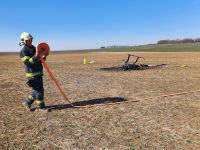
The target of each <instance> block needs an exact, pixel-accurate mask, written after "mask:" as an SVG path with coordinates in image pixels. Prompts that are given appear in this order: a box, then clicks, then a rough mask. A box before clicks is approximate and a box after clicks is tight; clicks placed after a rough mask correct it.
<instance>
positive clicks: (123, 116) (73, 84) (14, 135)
mask: <svg viewBox="0 0 200 150" xmlns="http://www.w3.org/2000/svg"><path fill="white" fill-rule="evenodd" d="M134 54H135V55H139V56H141V57H144V58H145V61H144V60H139V63H145V64H167V65H166V66H164V67H162V68H158V69H148V70H138V71H102V70H100V68H103V67H112V66H113V65H117V64H119V63H120V62H121V61H122V60H126V58H127V55H128V53H125V52H66V53H52V54H50V55H49V57H48V58H47V63H48V65H49V68H51V70H52V73H53V74H54V75H55V77H56V79H57V80H58V82H59V83H60V85H61V87H62V88H63V91H64V92H65V93H66V95H67V96H68V98H69V99H70V100H71V101H72V102H73V103H75V104H76V105H81V106H86V108H72V107H70V105H68V103H67V102H65V101H64V100H63V97H62V96H61V94H60V93H59V92H58V90H57V88H56V87H55V86H54V85H53V84H52V81H51V80H50V78H49V77H48V75H47V73H46V72H45V69H44V88H45V102H46V105H47V106H48V108H49V112H47V111H41V110H35V111H33V112H31V111H28V110H26V109H25V108H24V107H23V105H22V102H23V101H24V100H25V99H26V98H27V96H28V95H29V94H30V91H31V90H30V88H29V87H28V86H27V85H26V79H25V77H24V66H23V64H22V62H20V59H19V56H18V54H5V53H2V54H0V91H1V92H0V102H1V105H0V149H2V150H3V149H10V150H16V149H23V150H29V149H30V150H36V149H38V150H40V149H42V150H43V149H45V150H49V149H53V150H56V149H57V150H60V149H66V150H180V149H182V150H189V149H191V150H197V149H200V92H199V90H200V66H199V65H200V59H199V58H200V53H195V52H194V53H167V52H163V53H153V52H151V53H134ZM84 58H86V59H87V60H95V63H93V64H86V65H84V64H83V59H84ZM189 91H194V92H191V93H183V92H189ZM195 91H196V92H195ZM174 93H182V94H179V95H173V96H166V97H163V96H162V95H169V94H174ZM157 96H160V97H157ZM149 97H153V98H151V99H150V98H149ZM121 101H126V103H120V104H118V102H121ZM127 101H128V103H127ZM131 101H132V102H131ZM108 103H115V105H106V104H108ZM91 105H92V107H89V106H91ZM33 107H35V105H34V106H33Z"/></svg>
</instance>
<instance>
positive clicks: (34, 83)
mask: <svg viewBox="0 0 200 150" xmlns="http://www.w3.org/2000/svg"><path fill="white" fill-rule="evenodd" d="M27 85H28V86H29V87H31V88H32V94H31V95H30V96H29V98H28V99H29V100H30V101H32V102H33V101H36V103H37V105H38V106H39V107H41V108H42V107H45V104H44V88H43V79H42V76H36V77H32V78H28V81H27Z"/></svg>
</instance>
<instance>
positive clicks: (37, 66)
mask: <svg viewBox="0 0 200 150" xmlns="http://www.w3.org/2000/svg"><path fill="white" fill-rule="evenodd" d="M35 53H36V48H35V46H33V45H32V46H31V47H29V46H27V45H24V47H23V48H22V49H21V51H20V58H21V61H22V62H23V63H24V65H25V72H26V77H27V78H32V77H35V76H42V75H43V66H42V62H41V61H40V58H39V56H36V55H35Z"/></svg>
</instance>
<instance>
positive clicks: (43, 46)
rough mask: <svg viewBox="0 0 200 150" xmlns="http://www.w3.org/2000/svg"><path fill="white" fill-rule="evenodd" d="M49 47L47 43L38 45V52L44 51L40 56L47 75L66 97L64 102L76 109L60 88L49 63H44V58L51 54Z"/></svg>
mask: <svg viewBox="0 0 200 150" xmlns="http://www.w3.org/2000/svg"><path fill="white" fill-rule="evenodd" d="M49 50H50V49H49V46H48V44H46V43H40V44H38V45H37V51H42V52H41V54H40V60H41V61H42V63H43V65H44V67H45V69H46V71H47V73H48V74H49V76H50V77H51V79H52V81H53V82H54V83H55V85H56V87H57V88H58V90H59V91H60V93H61V94H62V96H63V97H64V100H65V101H67V102H68V103H69V104H70V105H71V106H72V107H74V105H73V104H72V103H71V102H70V100H69V99H68V98H67V96H66V95H65V93H64V92H63V90H62V88H61V87H60V85H59V83H58V81H57V80H56V78H55V77H54V76H53V74H52V72H51V70H50V69H49V67H48V65H47V63H46V62H45V61H44V59H43V56H47V55H48V54H49Z"/></svg>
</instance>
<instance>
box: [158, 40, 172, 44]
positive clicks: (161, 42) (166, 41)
mask: <svg viewBox="0 0 200 150" xmlns="http://www.w3.org/2000/svg"><path fill="white" fill-rule="evenodd" d="M157 44H169V40H160V41H158V42H157Z"/></svg>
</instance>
